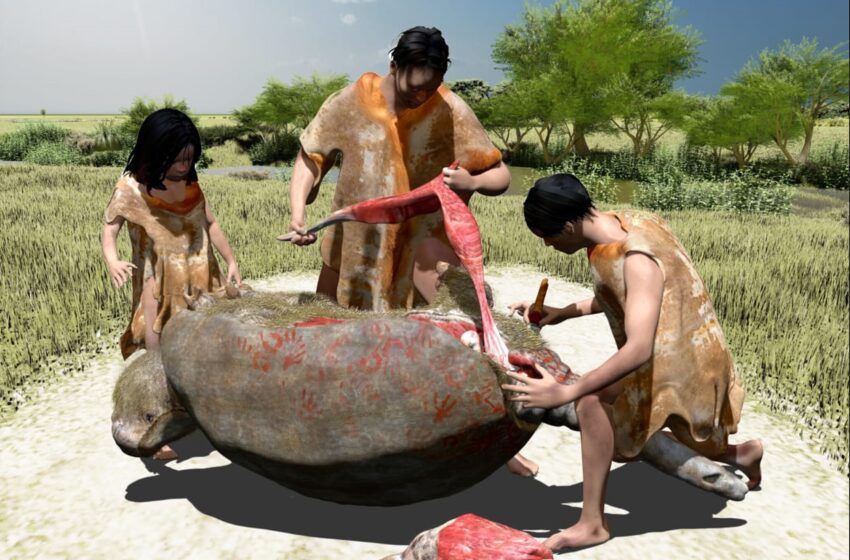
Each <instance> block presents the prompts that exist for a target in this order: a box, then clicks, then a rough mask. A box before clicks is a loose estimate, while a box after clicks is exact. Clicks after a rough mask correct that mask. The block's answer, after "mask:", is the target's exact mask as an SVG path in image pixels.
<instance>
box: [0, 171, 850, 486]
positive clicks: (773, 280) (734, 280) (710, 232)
mask: <svg viewBox="0 0 850 560" xmlns="http://www.w3.org/2000/svg"><path fill="white" fill-rule="evenodd" d="M118 174H119V169H117V168H99V169H98V168H83V167H78V168H75V167H50V166H44V167H39V166H20V165H9V166H2V167H0V196H2V199H3V201H4V203H3V205H0V244H2V247H3V251H0V271H2V274H0V317H2V328H0V407H5V409H6V410H11V409H14V408H15V407H16V406H17V405H18V404H19V403H20V402H21V399H22V397H21V396H20V395H21V394H26V393H27V392H28V391H30V390H31V389H32V388H33V387H34V386H35V385H36V384H37V383H38V382H39V381H41V382H46V381H49V380H50V379H52V378H53V377H55V376H56V375H57V372H58V371H61V369H62V368H66V369H67V368H71V369H73V368H79V367H82V365H83V364H84V363H85V360H86V359H87V357H88V356H89V355H90V352H92V351H94V350H95V349H96V348H97V347H98V345H102V344H108V345H110V346H112V347H114V345H115V344H117V336H118V334H119V333H120V330H121V329H123V327H124V326H125V325H126V320H127V317H128V313H129V305H130V301H129V298H130V291H129V289H128V288H125V289H124V290H120V291H119V290H116V289H114V288H113V287H112V286H111V284H110V282H109V280H108V278H107V274H106V268H105V266H104V264H103V260H102V257H101V255H100V243H99V236H100V229H101V224H102V215H103V209H104V207H105V205H106V203H107V201H108V199H109V195H110V192H111V189H112V186H113V185H114V182H115V180H116V178H117V176H118ZM203 184H204V190H205V192H206V193H207V196H208V198H209V200H210V203H211V205H212V207H213V208H214V209H215V212H216V215H217V217H218V219H219V221H220V223H221V224H222V227H223V229H224V230H225V232H226V233H227V235H228V238H229V240H230V243H231V245H232V247H233V250H234V252H235V254H236V256H237V259H238V261H239V263H240V269H241V271H242V274H243V277H244V278H245V279H246V281H248V282H249V283H250V280H251V279H253V278H262V277H266V276H269V275H273V274H280V273H283V272H287V271H297V270H316V269H317V268H318V267H319V264H320V263H319V257H318V251H317V250H313V249H307V250H300V249H298V248H295V247H293V246H290V245H284V244H280V243H278V242H276V241H275V240H274V236H275V235H278V234H280V233H283V232H284V230H285V228H286V224H287V223H288V221H289V214H288V204H287V196H286V192H287V188H286V185H285V183H283V182H282V181H280V180H268V181H251V180H240V179H236V178H232V177H213V176H205V177H204V178H203ZM802 192H803V196H802V198H798V202H797V203H796V204H797V206H799V207H800V208H802V209H804V211H801V212H800V213H799V214H800V215H791V216H772V215H771V216H753V215H736V214H722V213H716V212H698V211H689V212H675V213H669V214H667V215H666V217H667V218H668V219H669V221H670V223H671V225H672V227H673V229H674V231H676V232H677V234H678V236H679V237H680V238H681V240H682V242H683V243H684V245H685V246H686V247H687V248H688V250H689V252H690V254H691V256H692V258H693V259H694V262H695V264H696V266H697V269H698V270H699V271H700V273H701V274H702V276H703V277H704V279H705V281H706V284H707V286H708V288H709V291H710V293H711V294H712V299H713V301H714V304H715V308H716V310H717V313H718V316H719V318H720V320H721V324H722V325H723V328H724V331H725V333H726V335H727V338H728V340H729V343H730V346H731V347H732V350H733V353H734V355H735V357H736V360H737V363H738V366H739V371H740V372H741V373H742V374H743V376H744V379H745V384H746V387H747V389H748V391H749V393H750V395H752V396H755V397H756V398H757V399H758V400H760V401H761V402H763V403H765V404H766V405H767V406H769V407H770V408H771V409H773V410H777V411H783V412H785V413H786V414H788V415H789V416H791V417H793V418H795V419H797V420H799V422H800V425H801V426H804V427H805V429H806V431H807V432H808V433H809V434H811V435H812V436H813V438H814V440H815V441H816V442H817V444H818V445H820V448H821V449H822V450H823V451H824V453H825V454H826V455H827V456H829V457H830V458H831V459H832V460H833V461H834V463H835V464H836V465H837V467H838V468H839V469H841V470H842V471H843V472H846V471H847V451H848V449H847V447H848V445H847V436H848V385H847V375H848V347H847V340H848V320H847V318H848V276H847V271H848V269H850V263H848V227H847V225H846V222H845V221H844V218H843V216H842V215H841V212H842V208H843V207H844V206H845V205H846V198H844V197H843V195H844V193H840V195H839V196H832V195H830V194H823V193H820V192H808V191H802ZM332 194H333V185H325V186H323V188H322V190H321V192H320V195H319V198H318V200H317V201H316V203H315V204H314V205H313V206H311V207H310V208H309V216H310V217H311V218H316V217H318V216H322V215H325V214H326V213H327V212H328V211H329V208H330V201H331V197H332ZM800 200H802V201H803V202H802V203H800V202H799V201H800ZM520 204H521V199H520V198H518V197H508V196H504V197H476V198H475V199H474V200H473V207H472V208H473V212H474V213H475V215H476V217H477V218H478V221H479V224H480V226H481V230H482V237H483V245H484V255H485V262H486V264H487V265H488V266H493V265H495V266H498V265H510V264H528V265H534V266H537V267H539V268H541V269H542V270H544V271H545V272H546V273H548V274H552V275H556V276H558V277H560V278H563V279H566V280H570V281H575V282H580V283H588V282H589V280H590V276H589V272H588V269H587V264H586V262H585V261H586V259H584V258H582V257H581V256H573V257H568V256H565V255H561V254H558V253H556V252H555V251H552V250H549V249H546V248H545V247H544V246H543V245H542V244H541V243H539V242H538V241H536V240H535V239H534V238H533V237H532V236H531V235H530V234H529V233H528V232H527V231H526V229H525V226H524V224H523V222H522V215H521V212H520V211H519V208H520ZM120 241H121V245H120V251H121V254H122V255H123V256H125V257H126V256H128V243H127V239H126V234H124V233H122V235H121V238H120Z"/></svg>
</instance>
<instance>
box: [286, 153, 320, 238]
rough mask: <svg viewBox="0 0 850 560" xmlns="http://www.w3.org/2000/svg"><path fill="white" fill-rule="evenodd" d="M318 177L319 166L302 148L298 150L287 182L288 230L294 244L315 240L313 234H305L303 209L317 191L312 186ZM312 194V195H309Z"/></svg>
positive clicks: (316, 188)
mask: <svg viewBox="0 0 850 560" xmlns="http://www.w3.org/2000/svg"><path fill="white" fill-rule="evenodd" d="M318 177H319V167H318V166H317V165H316V162H314V161H313V160H312V159H310V157H309V156H308V155H307V154H306V153H305V152H304V150H299V151H298V156H297V157H296V158H295V166H294V167H293V169H292V179H291V180H290V184H289V211H290V221H289V231H290V232H294V233H295V235H294V236H293V238H292V243H294V244H296V245H309V244H311V243H313V242H314V241H316V235H315V234H312V233H311V234H305V233H304V231H305V220H306V215H305V209H306V206H307V204H308V203H309V202H312V201H313V199H314V198H315V195H316V193H317V192H318V187H315V188H314V185H315V183H316V179H317V178H318ZM311 194H312V196H311Z"/></svg>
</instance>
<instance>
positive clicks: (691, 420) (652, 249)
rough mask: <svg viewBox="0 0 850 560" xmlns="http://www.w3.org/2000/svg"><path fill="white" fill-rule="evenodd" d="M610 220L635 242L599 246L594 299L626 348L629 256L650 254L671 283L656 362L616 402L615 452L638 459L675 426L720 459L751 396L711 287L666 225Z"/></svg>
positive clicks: (634, 217) (640, 217) (639, 217)
mask: <svg viewBox="0 0 850 560" xmlns="http://www.w3.org/2000/svg"><path fill="white" fill-rule="evenodd" d="M609 215H611V216H613V217H615V218H616V219H617V220H618V221H619V222H620V225H621V227H622V228H623V230H625V231H626V232H627V235H626V237H625V239H623V240H620V241H616V242H614V243H607V244H601V245H596V246H595V247H594V248H592V249H589V250H588V257H589V259H590V270H591V274H592V276H593V289H594V295H595V297H596V300H597V301H598V303H599V305H600V306H601V308H602V309H603V311H604V312H605V316H606V318H607V319H608V322H609V324H610V325H611V330H612V332H613V334H614V339H615V340H616V342H617V347H618V348H622V347H623V345H624V344H625V343H626V333H625V328H624V316H625V314H624V311H623V310H624V308H625V302H626V286H625V281H624V273H623V265H624V263H625V257H626V255H627V254H628V253H630V252H639V253H643V254H646V255H648V256H649V257H650V258H652V259H653V260H654V261H655V262H656V263H658V266H659V267H660V268H661V271H662V274H663V276H664V293H663V296H662V300H661V314H660V316H659V319H658V329H657V331H656V335H655V341H654V348H653V353H652V358H651V359H650V360H649V362H647V363H646V364H644V365H643V366H641V367H640V368H638V369H637V370H635V371H634V372H632V373H631V374H629V375H627V376H626V377H624V378H623V384H624V390H623V393H622V394H621V395H620V396H619V397H618V398H617V400H616V401H615V402H614V411H613V412H614V426H615V428H614V431H615V449H616V451H617V453H618V454H619V455H620V456H622V457H626V458H630V457H634V456H635V455H637V454H638V453H639V452H640V450H641V449H642V448H643V445H644V444H645V443H646V441H647V439H649V438H650V437H651V436H652V435H653V434H654V433H655V432H656V431H658V430H659V429H661V428H662V427H664V426H668V427H670V429H671V430H672V432H673V433H674V435H675V436H676V437H677V438H678V439H679V441H681V442H682V443H684V444H685V445H687V446H688V447H691V448H692V449H694V450H696V451H697V452H699V453H701V454H703V455H706V456H709V457H710V456H714V455H717V454H719V453H720V452H722V451H723V450H724V449H725V448H726V444H727V438H728V435H729V434H732V433H735V432H736V431H737V426H738V421H739V420H740V418H741V407H742V405H743V401H744V389H743V387H742V385H741V380H740V378H739V377H738V375H737V374H736V371H735V364H734V362H733V360H732V355H731V353H730V351H729V347H728V346H727V344H726V339H725V338H724V336H723V331H722V330H721V328H720V323H719V322H718V320H717V316H716V315H715V312H714V308H713V307H712V305H711V300H710V298H709V295H708V291H707V290H706V288H705V284H704V283H703V281H702V278H700V276H699V274H698V273H697V271H696V269H695V268H694V265H693V263H692V262H691V259H690V257H689V256H688V254H687V252H686V251H685V249H684V247H683V246H682V244H681V243H680V242H679V240H678V239H677V238H676V237H675V235H674V234H673V232H672V231H671V230H670V228H669V226H668V225H667V224H666V222H665V221H664V220H662V219H661V218H659V217H658V216H655V215H652V214H649V213H642V212H633V211H626V212H611V213H609Z"/></svg>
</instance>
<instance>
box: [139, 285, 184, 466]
mask: <svg viewBox="0 0 850 560" xmlns="http://www.w3.org/2000/svg"><path fill="white" fill-rule="evenodd" d="M155 286H156V283H155V281H154V279H153V278H148V279H147V280H146V281H145V285H144V287H143V288H142V312H143V313H144V315H145V348H146V349H147V351H148V352H153V351H154V350H159V333H157V332H154V330H153V324H154V321H155V320H156V312H157V301H156V297H155V296H154V287H155ZM153 458H154V459H158V460H160V461H170V460H171V459H176V458H177V453H175V452H174V450H173V449H171V447H169V446H168V445H163V446H162V447H161V448H160V449H159V451H157V452H156V453H154V454H153Z"/></svg>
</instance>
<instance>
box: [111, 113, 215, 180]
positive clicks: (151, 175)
mask: <svg viewBox="0 0 850 560" xmlns="http://www.w3.org/2000/svg"><path fill="white" fill-rule="evenodd" d="M188 146H192V147H193V148H194V152H195V153H194V155H193V157H192V168H191V169H190V170H189V176H188V177H187V179H188V180H189V181H190V182H191V181H197V180H198V173H197V171H195V164H196V163H198V158H200V157H201V136H200V134H198V129H197V128H196V127H195V123H193V122H192V119H190V118H189V117H188V116H187V115H186V114H185V113H182V112H181V111H178V110H177V109H160V110H158V111H154V112H153V113H151V114H150V115H148V116H147V118H146V119H145V120H144V122H143V123H142V126H141V128H139V136H138V138H137V139H136V145H135V146H134V147H133V151H131V152H130V157H129V158H127V166H126V167H125V168H124V172H129V173H131V174H132V175H133V177H135V178H136V180H137V181H139V182H140V183H141V184H143V185H145V186H146V187H147V188H148V190H149V191H150V189H159V190H165V185H163V184H162V181H163V179H165V173H166V171H168V168H169V167H170V166H171V164H172V163H174V160H175V159H177V156H178V155H180V152H182V151H183V150H184V149H185V148H187V147H188Z"/></svg>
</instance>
